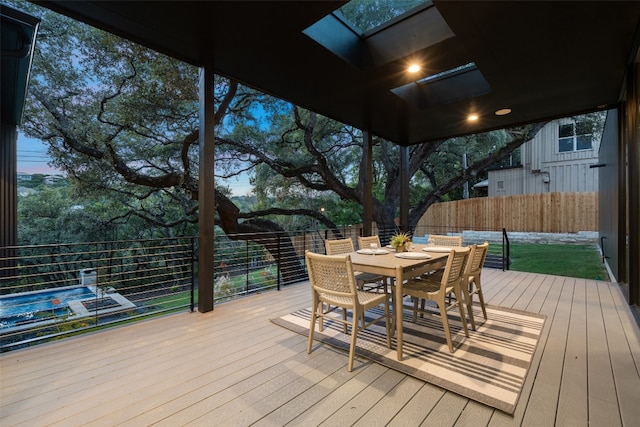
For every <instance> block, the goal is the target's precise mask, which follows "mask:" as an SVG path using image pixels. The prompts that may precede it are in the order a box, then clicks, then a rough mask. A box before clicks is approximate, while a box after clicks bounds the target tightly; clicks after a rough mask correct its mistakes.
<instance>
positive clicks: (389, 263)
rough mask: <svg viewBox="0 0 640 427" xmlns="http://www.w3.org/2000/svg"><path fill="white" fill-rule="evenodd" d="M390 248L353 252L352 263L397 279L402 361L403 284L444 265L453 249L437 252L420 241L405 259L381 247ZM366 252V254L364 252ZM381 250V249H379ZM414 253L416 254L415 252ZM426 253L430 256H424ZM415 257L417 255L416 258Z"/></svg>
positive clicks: (395, 297) (396, 322) (395, 320)
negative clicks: (384, 251) (382, 250)
mask: <svg viewBox="0 0 640 427" xmlns="http://www.w3.org/2000/svg"><path fill="white" fill-rule="evenodd" d="M380 249H384V250H386V251H387V253H386V254H382V253H376V254H375V255H373V254H370V253H369V252H371V251H370V250H365V251H355V252H351V253H350V254H349V255H350V256H351V263H352V264H353V269H354V271H361V272H365V273H374V274H379V275H382V276H387V277H393V278H394V279H395V286H394V288H395V289H394V295H393V330H395V332H396V334H397V336H396V342H397V345H396V348H397V353H398V356H397V358H398V360H402V359H403V354H402V310H403V303H402V299H403V293H402V284H403V283H404V281H406V280H409V279H411V278H413V277H417V276H420V275H422V274H425V273H428V272H430V271H433V270H437V269H439V268H441V267H443V266H444V265H445V264H446V262H447V257H448V256H449V252H446V251H443V250H441V248H437V250H438V251H437V252H432V251H429V246H428V245H420V244H416V245H414V246H413V248H412V250H411V251H410V252H404V254H405V255H400V256H403V258H400V257H398V256H396V255H397V254H398V253H397V252H396V250H395V249H393V248H387V247H384V248H380ZM363 252H364V253H363ZM376 252H380V251H376ZM412 254H413V255H412ZM422 255H426V256H427V257H422ZM412 257H415V258H412Z"/></svg>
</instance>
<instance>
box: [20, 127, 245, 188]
mask: <svg viewBox="0 0 640 427" xmlns="http://www.w3.org/2000/svg"><path fill="white" fill-rule="evenodd" d="M17 148H18V173H27V174H34V173H41V174H45V175H52V174H60V175H64V173H63V172H61V171H60V170H58V169H55V168H52V167H51V166H49V165H48V164H47V163H48V162H49V156H48V155H47V144H45V143H44V142H42V141H40V140H39V139H35V138H28V137H26V136H24V135H23V134H21V133H18V144H17ZM219 181H223V182H224V183H226V184H227V185H229V187H230V188H231V191H232V195H233V196H245V195H248V194H250V193H251V191H252V189H253V187H252V186H251V184H250V183H249V176H248V175H246V174H242V175H241V176H239V177H237V178H231V179H229V180H219Z"/></svg>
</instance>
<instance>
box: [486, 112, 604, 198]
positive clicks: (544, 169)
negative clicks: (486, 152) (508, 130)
mask: <svg viewBox="0 0 640 427" xmlns="http://www.w3.org/2000/svg"><path fill="white" fill-rule="evenodd" d="M566 120H567V119H563V120H562V121H561V120H557V121H553V122H550V123H549V124H547V125H546V126H545V127H544V128H542V129H541V130H540V132H538V134H537V135H536V137H535V138H533V139H532V140H531V141H529V142H527V143H526V144H524V145H523V146H522V149H521V150H522V151H521V153H522V167H519V168H513V169H501V170H495V171H490V172H489V192H488V195H489V196H490V197H491V196H509V195H515V194H534V193H547V192H591V191H598V169H597V168H590V167H589V166H590V165H592V164H595V163H598V150H599V147H600V140H599V139H598V138H594V139H593V140H592V147H591V149H587V150H578V151H570V152H560V151H559V150H558V126H559V124H562V123H563V122H564V121H566Z"/></svg>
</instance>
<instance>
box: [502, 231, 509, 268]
mask: <svg viewBox="0 0 640 427" xmlns="http://www.w3.org/2000/svg"><path fill="white" fill-rule="evenodd" d="M510 259H511V244H510V243H509V236H507V229H506V228H503V229H502V271H505V270H509V260H510Z"/></svg>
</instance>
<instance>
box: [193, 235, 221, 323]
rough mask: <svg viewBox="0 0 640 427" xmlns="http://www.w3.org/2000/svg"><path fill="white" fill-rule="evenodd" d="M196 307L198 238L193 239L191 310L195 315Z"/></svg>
mask: <svg viewBox="0 0 640 427" xmlns="http://www.w3.org/2000/svg"><path fill="white" fill-rule="evenodd" d="M214 298H215V295H214ZM195 307H196V237H192V238H191V301H190V306H189V309H190V310H191V312H192V313H193V312H194V311H195Z"/></svg>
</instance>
